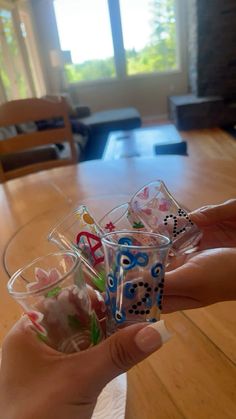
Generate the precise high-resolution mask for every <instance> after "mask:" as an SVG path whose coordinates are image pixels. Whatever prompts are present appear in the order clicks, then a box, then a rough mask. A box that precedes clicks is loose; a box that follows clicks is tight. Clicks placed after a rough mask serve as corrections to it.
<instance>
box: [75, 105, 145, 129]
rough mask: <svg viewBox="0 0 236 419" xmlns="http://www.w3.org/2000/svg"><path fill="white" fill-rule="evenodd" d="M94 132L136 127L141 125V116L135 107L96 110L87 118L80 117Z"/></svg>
mask: <svg viewBox="0 0 236 419" xmlns="http://www.w3.org/2000/svg"><path fill="white" fill-rule="evenodd" d="M80 121H82V122H83V123H84V124H86V125H88V126H89V127H90V128H91V129H92V131H93V132H95V131H96V132H99V133H101V132H106V133H107V132H110V131H116V130H120V129H134V128H139V127H140V126H141V117H140V114H139V112H138V111H137V109H135V108H121V109H112V110H107V111H102V112H94V113H92V114H91V115H90V116H88V117H87V118H82V119H80Z"/></svg>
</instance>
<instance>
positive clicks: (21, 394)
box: [0, 316, 170, 419]
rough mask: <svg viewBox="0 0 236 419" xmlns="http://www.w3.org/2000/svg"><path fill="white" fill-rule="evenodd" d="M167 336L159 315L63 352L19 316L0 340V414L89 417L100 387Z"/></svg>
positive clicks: (26, 418) (23, 418) (25, 418)
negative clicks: (91, 344) (95, 342)
mask: <svg viewBox="0 0 236 419" xmlns="http://www.w3.org/2000/svg"><path fill="white" fill-rule="evenodd" d="M169 337H170V334H169V333H168V331H167V329H166V328H165V326H164V322H163V321H160V322H157V323H155V324H151V325H148V326H147V325H146V324H145V323H139V324H136V325H133V326H130V327H127V328H125V329H122V330H120V331H119V332H117V333H115V334H114V335H112V336H111V337H110V338H108V339H107V340H104V341H103V342H101V343H100V344H99V345H97V346H95V347H93V348H90V349H88V350H85V351H83V352H80V353H75V354H70V355H65V354H62V353H59V352H57V351H55V350H54V349H52V348H50V347H49V346H47V345H46V344H45V343H43V342H42V341H40V340H39V339H38V337H37V335H36V333H35V332H34V330H33V329H32V324H31V323H30V322H29V320H28V318H27V317H26V316H24V317H22V319H21V320H19V321H18V322H17V323H16V325H15V326H14V327H13V329H12V330H11V331H10V332H9V334H8V335H7V336H6V338H5V340H4V343H3V350H2V363H1V370H0V417H1V418H4V419H19V418H20V419H32V418H33V419H52V418H57V419H87V418H90V417H91V415H92V412H93V409H94V407H95V404H96V400H97V397H98V395H99V393H100V392H101V390H102V389H103V387H104V386H105V385H106V384H107V383H108V382H109V381H110V380H112V379H113V378H114V377H116V376H117V375H119V374H121V373H123V372H125V371H127V370H128V369H130V368H131V367H132V366H133V365H135V364H137V363H138V362H140V361H142V360H143V359H144V358H146V357H147V356H149V355H150V354H151V353H152V352H154V351H156V350H157V349H159V348H160V347H161V346H162V344H163V343H164V342H165V341H167V340H168V339H169Z"/></svg>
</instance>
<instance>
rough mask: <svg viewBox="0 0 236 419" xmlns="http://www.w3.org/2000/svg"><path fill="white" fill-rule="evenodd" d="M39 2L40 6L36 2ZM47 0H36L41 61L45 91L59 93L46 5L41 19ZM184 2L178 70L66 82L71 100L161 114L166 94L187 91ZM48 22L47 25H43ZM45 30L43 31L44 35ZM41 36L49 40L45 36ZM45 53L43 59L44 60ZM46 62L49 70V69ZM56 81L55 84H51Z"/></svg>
mask: <svg viewBox="0 0 236 419" xmlns="http://www.w3.org/2000/svg"><path fill="white" fill-rule="evenodd" d="M65 1H66V0H65ZM40 3H41V4H42V6H43V7H42V10H40V8H39V4H40ZM49 3H50V1H49V0H38V7H37V16H36V20H37V22H38V25H37V27H38V30H41V31H43V35H42V36H41V39H42V42H43V45H42V48H41V51H42V54H44V62H45V61H46V63H47V79H48V86H49V87H48V88H49V89H50V90H51V91H50V92H49V93H60V91H61V90H64V85H63V83H64V82H63V78H62V76H61V71H60V69H59V68H56V67H55V66H54V67H53V65H52V63H50V59H49V58H48V57H50V55H51V54H50V50H49V49H51V50H52V49H53V50H54V51H56V50H57V49H58V48H59V41H58V34H57V33H56V32H57V30H56V27H55V25H56V21H55V17H54V18H53V16H52V7H50V8H49V14H50V18H48V19H45V14H46V9H47V7H45V6H46V5H47V4H49ZM187 5H188V0H177V6H178V7H177V13H178V33H179V40H180V42H179V59H180V70H179V71H175V72H172V73H168V74H167V73H166V74H152V75H140V76H134V77H126V78H125V79H122V80H107V81H99V82H91V83H87V82H86V83H78V84H73V85H71V86H70V88H69V91H70V93H71V95H72V97H73V100H74V102H76V103H80V104H86V105H89V106H90V107H91V109H92V110H93V111H98V110H104V109H110V108H119V107H126V106H133V107H136V108H137V109H138V110H139V111H140V113H141V115H142V116H145V117H153V116H154V117H156V116H157V117H158V116H160V117H163V115H166V114H167V112H168V107H167V97H168V96H169V95H176V94H185V93H187V91H188V69H187V55H188V54H187ZM47 23H48V24H50V28H47V27H46V25H47ZM45 34H47V35H45ZM45 36H48V37H51V40H48V41H47V40H45ZM45 57H46V60H45ZM49 66H51V70H50V71H49V68H48V67H49ZM55 84H57V86H56V85H55Z"/></svg>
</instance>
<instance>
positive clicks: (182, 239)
mask: <svg viewBox="0 0 236 419" xmlns="http://www.w3.org/2000/svg"><path fill="white" fill-rule="evenodd" d="M130 207H131V210H132V211H133V212H135V213H136V214H137V215H138V216H139V217H140V219H141V220H142V222H143V224H144V225H145V227H146V229H147V230H149V231H153V232H156V233H160V234H164V235H165V236H167V237H169V238H170V240H171V241H172V246H171V250H172V252H173V253H174V254H179V253H184V252H186V251H190V250H193V249H194V248H195V247H196V245H197V244H198V242H199V240H200V238H201V236H202V233H201V231H200V230H199V228H198V227H197V226H196V225H195V224H194V223H193V222H192V221H191V219H190V217H189V215H188V212H187V211H186V210H185V209H184V208H183V207H181V206H180V205H179V204H178V202H177V201H176V200H175V199H174V197H173V196H172V195H171V194H170V192H169V191H168V189H167V187H166V186H165V184H164V182H162V181H161V180H156V181H154V182H151V183H149V184H147V185H145V186H144V187H143V188H141V189H140V190H139V191H138V192H137V193H136V194H135V195H134V196H133V197H132V199H131V201H130Z"/></svg>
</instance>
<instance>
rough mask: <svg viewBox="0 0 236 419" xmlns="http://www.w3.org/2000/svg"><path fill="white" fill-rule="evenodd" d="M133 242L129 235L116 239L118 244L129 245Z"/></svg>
mask: <svg viewBox="0 0 236 419" xmlns="http://www.w3.org/2000/svg"><path fill="white" fill-rule="evenodd" d="M132 243H133V241H132V239H131V238H130V237H121V238H120V239H119V241H118V244H122V245H126V246H131V245H132Z"/></svg>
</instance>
